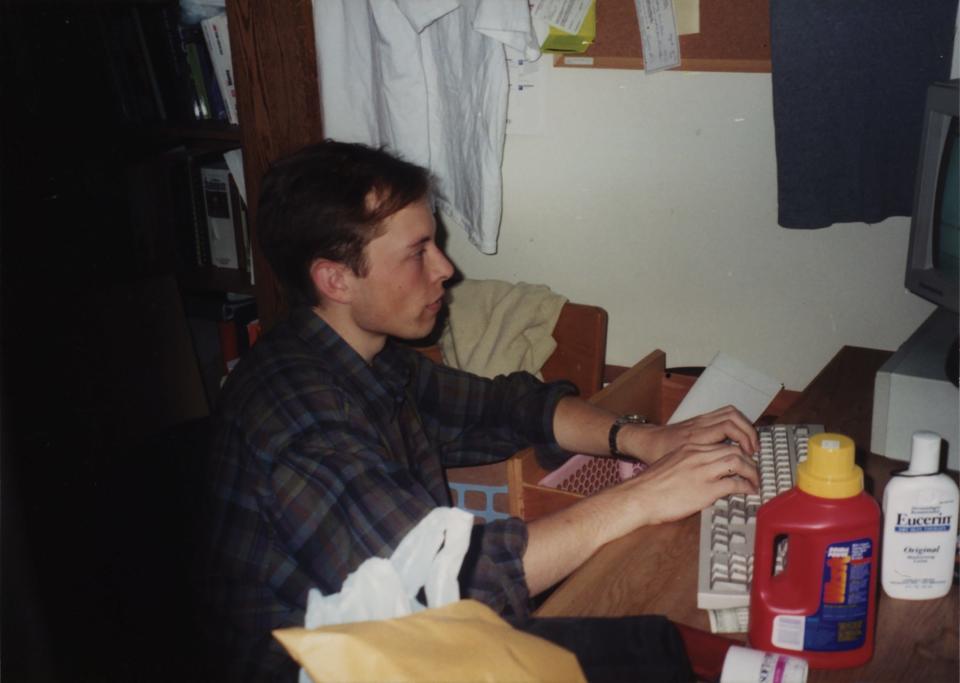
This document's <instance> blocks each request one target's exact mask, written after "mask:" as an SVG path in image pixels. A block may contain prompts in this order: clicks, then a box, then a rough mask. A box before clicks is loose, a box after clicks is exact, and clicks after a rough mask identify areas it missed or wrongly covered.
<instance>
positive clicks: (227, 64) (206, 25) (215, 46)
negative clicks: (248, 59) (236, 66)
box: [200, 14, 239, 124]
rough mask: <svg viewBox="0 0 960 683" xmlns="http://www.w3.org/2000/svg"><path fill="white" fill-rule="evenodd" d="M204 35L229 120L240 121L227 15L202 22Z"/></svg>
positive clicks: (219, 15) (231, 121)
mask: <svg viewBox="0 0 960 683" xmlns="http://www.w3.org/2000/svg"><path fill="white" fill-rule="evenodd" d="M200 27H201V28H202V30H203V37H204V39H205V40H206V43H207V51H208V52H209V53H210V60H211V61H212V62H213V71H214V74H215V75H216V78H217V83H218V84H219V86H220V94H221V95H222V96H223V101H224V104H225V105H226V108H227V120H228V121H229V122H230V123H234V124H235V123H238V121H239V119H238V118H237V89H236V86H235V85H234V79H233V61H232V59H231V56H230V34H229V32H228V31H227V15H226V14H218V15H216V16H213V17H209V18H207V19H204V20H202V21H201V22H200Z"/></svg>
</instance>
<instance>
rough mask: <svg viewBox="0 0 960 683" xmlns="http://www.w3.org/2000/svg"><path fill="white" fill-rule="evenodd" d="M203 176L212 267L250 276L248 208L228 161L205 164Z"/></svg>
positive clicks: (202, 169) (202, 170) (201, 169)
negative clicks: (241, 197) (244, 203)
mask: <svg viewBox="0 0 960 683" xmlns="http://www.w3.org/2000/svg"><path fill="white" fill-rule="evenodd" d="M200 175H201V181H202V183H203V200H204V210H205V216H206V222H207V235H208V239H209V242H210V263H211V265H213V266H216V267H218V268H231V269H236V270H241V271H244V272H246V273H250V272H251V269H250V262H251V259H252V257H251V254H250V253H249V251H250V240H249V236H248V235H247V234H246V233H247V230H246V222H247V221H246V208H245V207H244V205H243V202H242V200H241V199H240V193H239V191H238V190H237V185H236V182H235V181H234V180H233V177H232V174H231V173H230V170H229V168H227V164H226V162H224V161H223V160H222V158H221V159H220V160H218V161H216V162H211V163H207V164H204V165H203V166H201V168H200Z"/></svg>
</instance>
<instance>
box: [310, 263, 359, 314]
mask: <svg viewBox="0 0 960 683" xmlns="http://www.w3.org/2000/svg"><path fill="white" fill-rule="evenodd" d="M350 275H352V271H351V270H350V266H347V265H345V264H343V263H337V262H336V261H330V260H328V259H322V258H318V259H316V260H314V262H313V263H311V264H310V279H311V280H312V281H313V286H314V288H315V289H316V290H317V292H319V293H320V298H321V300H328V301H336V302H337V303H341V304H345V303H349V301H350Z"/></svg>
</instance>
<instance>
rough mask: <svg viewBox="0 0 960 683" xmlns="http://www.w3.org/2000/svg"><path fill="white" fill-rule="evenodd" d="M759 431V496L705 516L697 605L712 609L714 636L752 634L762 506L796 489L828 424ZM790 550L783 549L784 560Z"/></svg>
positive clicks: (729, 502)
mask: <svg viewBox="0 0 960 683" xmlns="http://www.w3.org/2000/svg"><path fill="white" fill-rule="evenodd" d="M757 431H758V432H759V436H760V453H759V454H758V455H757V456H756V459H757V467H758V469H759V470H760V492H759V493H758V494H751V495H744V494H739V495H734V496H728V497H727V498H721V499H720V500H718V501H717V502H716V503H714V504H713V505H712V506H711V507H709V508H707V509H706V510H704V511H703V512H701V513H700V548H699V553H700V555H699V563H700V566H699V577H698V581H699V583H698V586H697V607H699V608H700V609H705V610H708V613H709V616H710V628H711V630H712V631H713V632H714V633H741V632H744V631H746V630H747V618H748V615H749V609H748V608H749V605H750V581H751V579H752V578H753V539H754V530H755V526H756V519H757V508H759V507H760V505H761V504H763V503H765V502H767V501H768V500H770V499H771V498H773V497H774V496H776V495H778V494H780V493H783V492H784V491H787V490H788V489H790V488H792V487H793V482H794V479H795V475H796V471H797V463H800V462H803V461H804V460H806V457H807V440H808V439H809V437H810V436H812V435H813V434H818V433H820V432H822V431H823V425H815V424H796V425H768V426H764V427H760V428H759V429H758V430H757ZM785 552H786V549H785V548H780V549H779V550H778V556H779V559H781V560H782V557H783V553H785Z"/></svg>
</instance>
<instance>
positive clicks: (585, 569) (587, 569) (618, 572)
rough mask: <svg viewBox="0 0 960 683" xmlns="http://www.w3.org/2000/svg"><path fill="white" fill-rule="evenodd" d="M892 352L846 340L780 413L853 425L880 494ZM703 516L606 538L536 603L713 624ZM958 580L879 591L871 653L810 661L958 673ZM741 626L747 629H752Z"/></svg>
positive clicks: (892, 673)
mask: <svg viewBox="0 0 960 683" xmlns="http://www.w3.org/2000/svg"><path fill="white" fill-rule="evenodd" d="M889 357H890V353H889V352H886V351H875V350H871V349H861V348H854V347H844V348H843V349H841V350H840V352H839V353H837V355H836V356H834V358H833V359H832V360H831V361H830V363H829V364H828V365H827V366H826V367H825V368H824V369H823V371H822V372H821V373H820V374H819V375H818V376H817V377H816V378H815V379H814V380H813V382H811V383H810V386H809V387H807V389H806V390H805V391H804V392H803V393H802V394H801V396H800V398H799V399H798V400H797V401H796V402H795V403H794V404H793V406H791V408H789V409H788V410H787V411H786V412H785V413H784V414H783V415H782V416H781V417H780V422H782V423H796V422H812V423H820V424H823V425H825V426H826V428H827V429H828V430H830V431H836V432H840V433H843V434H847V435H849V436H850V437H851V438H853V439H854V442H855V443H856V444H857V446H858V450H857V461H858V464H860V465H861V466H862V467H863V468H864V473H865V476H866V481H867V489H868V490H869V491H870V492H871V493H872V494H873V495H874V496H876V497H877V499H878V501H879V500H880V497H881V496H882V495H883V487H884V486H885V485H886V483H887V481H888V480H889V478H890V473H891V472H892V471H893V470H896V469H899V468H901V467H903V463H901V462H897V461H894V460H890V459H888V458H884V457H882V456H878V455H873V454H871V453H869V444H870V419H871V415H872V412H873V377H874V373H875V372H876V371H877V369H878V368H879V367H880V366H881V365H882V364H883V362H884V361H885V360H886V359H887V358H889ZM699 528H700V527H699V517H698V516H697V515H694V516H693V517H690V518H688V519H685V520H682V521H679V522H674V523H671V524H662V525H659V526H656V527H651V528H646V529H640V530H638V531H635V532H634V533H632V534H629V535H628V536H625V537H623V538H621V539H619V540H617V541H614V542H613V543H609V544H607V545H606V546H604V547H603V548H601V549H600V550H599V551H598V552H597V553H596V554H595V555H594V556H593V557H591V558H590V559H589V560H588V561H587V562H586V563H585V564H584V565H583V566H582V567H580V569H578V570H577V571H576V572H574V573H573V574H572V575H571V576H570V577H569V578H568V579H567V580H566V581H565V582H564V583H563V584H561V585H560V586H559V587H558V588H557V589H556V590H555V591H554V592H553V594H552V595H551V596H550V597H549V598H548V599H547V600H546V601H545V602H544V604H543V605H542V606H541V607H540V609H539V610H538V611H537V614H538V615H540V616H624V615H631V614H664V615H666V616H668V617H669V618H670V619H672V620H674V621H677V622H679V623H683V624H688V625H690V626H695V627H697V628H700V629H703V630H705V631H709V630H710V624H709V620H708V618H707V614H706V612H705V611H703V610H699V609H697V598H696V593H697V561H696V560H697V548H698V538H699ZM957 627H958V611H957V587H956V586H954V587H953V589H952V590H951V591H950V594H949V595H948V596H947V597H945V598H941V599H939V600H931V601H920V602H913V601H906V600H893V599H891V598H887V597H886V596H885V595H883V593H882V591H881V594H880V595H879V596H878V607H877V632H876V648H875V652H874V656H873V659H872V660H871V661H870V662H869V663H868V664H867V665H866V666H863V667H860V668H857V669H835V670H829V671H827V670H819V671H811V672H810V676H809V678H808V680H809V681H810V683H821V682H825V681H829V682H834V681H869V682H871V683H873V682H877V683H881V682H886V681H904V682H910V683H913V682H915V681H916V682H920V681H922V682H923V683H939V682H941V681H944V682H946V681H949V682H950V683H954V682H955V681H957V680H958V671H960V667H958V649H960V635H958V628H957ZM744 637H745V636H744V635H741V636H740V638H739V639H741V640H742V639H744Z"/></svg>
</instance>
